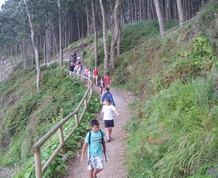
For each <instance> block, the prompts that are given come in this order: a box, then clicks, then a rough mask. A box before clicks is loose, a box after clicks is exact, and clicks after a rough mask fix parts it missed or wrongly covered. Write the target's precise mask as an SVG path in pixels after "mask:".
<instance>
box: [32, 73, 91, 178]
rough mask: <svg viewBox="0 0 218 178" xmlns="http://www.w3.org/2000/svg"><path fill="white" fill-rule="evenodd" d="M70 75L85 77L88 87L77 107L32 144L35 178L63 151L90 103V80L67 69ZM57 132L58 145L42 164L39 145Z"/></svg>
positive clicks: (40, 175)
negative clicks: (71, 124) (68, 126)
mask: <svg viewBox="0 0 218 178" xmlns="http://www.w3.org/2000/svg"><path fill="white" fill-rule="evenodd" d="M67 72H68V74H69V75H70V76H72V77H73V78H77V79H79V80H80V81H81V82H82V81H84V79H86V80H87V81H88V88H87V90H86V92H85V94H84V96H83V98H82V99H81V101H80V103H79V104H78V106H77V108H76V109H75V110H74V111H73V112H71V113H70V114H69V115H68V116H66V117H65V118H64V119H62V120H61V121H60V122H59V123H58V124H57V125H55V126H54V127H53V128H52V129H51V130H50V131H49V132H48V133H47V134H45V135H44V136H43V137H42V138H40V139H39V140H38V141H37V142H36V143H35V144H34V145H33V146H32V150H33V152H34V159H35V174H36V178H42V175H43V173H44V172H45V171H46V170H47V168H48V166H49V165H50V164H51V162H52V161H53V160H54V159H55V157H56V156H57V155H58V154H59V152H62V153H63V154H64V153H65V148H64V145H65V143H66V142H67V141H68V139H69V138H70V137H71V136H72V135H73V133H74V132H75V131H76V129H77V128H78V126H79V124H80V122H81V120H82V119H83V116H84V114H85V112H86V110H87V106H88V104H89V103H90V100H91V97H92V94H93V83H92V81H91V80H90V79H89V78H88V77H85V76H83V75H77V74H76V73H74V72H70V71H67ZM73 117H74V119H75V127H74V128H73V129H72V130H71V131H70V132H69V133H68V134H67V135H66V136H64V132H63V130H64V129H63V127H64V124H65V123H66V122H67V121H70V120H73ZM56 132H58V134H59V142H60V144H59V146H58V147H57V148H56V149H55V150H54V152H53V153H52V155H51V156H50V158H49V159H48V160H47V161H46V162H45V164H44V165H42V161H41V147H42V146H43V145H44V144H45V143H46V142H47V141H48V140H49V139H50V138H51V137H52V136H53V135H54V134H55V133H56Z"/></svg>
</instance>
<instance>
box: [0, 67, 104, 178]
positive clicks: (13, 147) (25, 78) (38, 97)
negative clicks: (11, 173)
mask: <svg viewBox="0 0 218 178" xmlns="http://www.w3.org/2000/svg"><path fill="white" fill-rule="evenodd" d="M65 68H66V66H64V67H63V68H60V67H59V65H57V64H53V65H51V66H50V67H48V68H47V67H42V82H41V84H42V86H41V92H40V93H37V92H36V89H35V75H36V74H35V73H36V71H35V69H34V68H33V67H32V68H28V69H25V70H17V71H16V72H14V74H13V75H12V76H11V77H10V79H9V80H7V81H5V82H2V83H1V84H0V101H1V113H0V114H1V120H0V125H1V130H2V132H1V133H0V138H1V140H2V143H3V145H2V147H1V154H0V155H1V156H0V165H1V166H9V165H13V166H17V165H22V164H23V163H25V165H24V166H23V168H24V170H25V171H24V173H20V175H19V176H18V177H24V174H32V172H33V170H34V165H33V164H32V161H33V160H32V159H33V158H32V156H33V154H32V151H31V145H32V144H33V143H35V142H36V141H37V140H38V139H39V138H40V137H41V136H43V135H44V134H45V133H47V132H48V131H49V130H50V129H51V128H52V127H53V126H54V125H56V124H57V123H58V121H60V120H61V119H62V118H64V117H65V116H67V115H68V114H69V113H71V112H72V111H74V109H75V108H76V106H77V105H78V103H79V102H80V100H81V99H82V97H83V95H84V92H85V91H86V88H85V86H84V85H83V84H81V83H79V81H77V80H73V79H71V78H70V76H68V75H67V73H66V72H65V71H64V69H65ZM99 109H100V104H99V103H98V102H97V99H96V96H94V97H93V99H92V101H91V104H90V107H89V110H88V112H87V114H86V116H85V119H84V122H83V123H82V126H81V127H80V128H79V129H78V131H77V134H78V135H77V134H76V135H75V136H73V137H72V138H71V139H70V141H69V142H68V145H67V147H70V150H71V152H69V153H68V154H69V155H70V156H71V157H72V156H73V155H74V154H75V153H74V154H72V150H74V151H77V150H76V149H78V144H79V146H80V142H81V139H82V138H83V136H84V132H86V130H87V128H88V127H89V122H87V121H89V120H90V119H92V118H93V116H94V113H96V112H97V111H98V110H99ZM73 125H74V122H71V123H70V124H67V126H66V127H65V131H66V130H69V129H70V128H72V127H73ZM68 133H69V132H68ZM58 144H59V143H58V136H54V138H52V139H51V141H50V142H49V144H48V145H45V147H44V148H43V153H42V160H47V159H48V156H49V155H50V154H51V152H52V150H54V149H55V148H56V147H57V146H58ZM60 160H62V159H61V158H57V159H56V160H55V161H54V163H53V167H52V165H51V166H50V167H49V170H50V171H48V172H47V173H46V175H49V173H50V174H51V173H52V172H53V173H54V171H56V172H60V171H61V170H62V171H63V168H64V164H65V163H64V162H63V161H62V162H63V164H62V165H59V167H57V165H58V164H59V163H60ZM57 163H58V164H57ZM65 167H66V166H65ZM58 169H60V170H58ZM27 170H28V171H27ZM60 173H61V172H60ZM56 174H57V173H56ZM33 175H34V174H33ZM61 175H63V173H61ZM49 177H50V176H49Z"/></svg>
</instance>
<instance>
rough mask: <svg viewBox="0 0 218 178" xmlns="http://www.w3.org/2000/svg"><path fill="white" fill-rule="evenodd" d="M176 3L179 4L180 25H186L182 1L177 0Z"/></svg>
mask: <svg viewBox="0 0 218 178" xmlns="http://www.w3.org/2000/svg"><path fill="white" fill-rule="evenodd" d="M176 2H177V9H178V15H179V24H180V25H182V24H183V23H184V14H183V8H182V2H181V0H176Z"/></svg>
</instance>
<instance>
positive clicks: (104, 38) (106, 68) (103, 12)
mask: <svg viewBox="0 0 218 178" xmlns="http://www.w3.org/2000/svg"><path fill="white" fill-rule="evenodd" d="M99 2H100V7H101V14H102V26H103V29H102V30H103V43H104V72H107V71H108V70H109V65H108V48H107V31H106V30H107V29H106V17H105V10H104V5H103V2H102V0H99Z"/></svg>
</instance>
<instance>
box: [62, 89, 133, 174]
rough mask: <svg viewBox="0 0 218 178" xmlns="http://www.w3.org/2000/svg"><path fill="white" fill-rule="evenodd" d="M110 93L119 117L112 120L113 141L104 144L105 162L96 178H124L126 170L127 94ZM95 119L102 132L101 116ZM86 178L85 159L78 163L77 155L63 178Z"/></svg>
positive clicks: (96, 90)
mask: <svg viewBox="0 0 218 178" xmlns="http://www.w3.org/2000/svg"><path fill="white" fill-rule="evenodd" d="M99 90H100V89H99V88H98V87H96V86H95V85H94V91H95V92H97V93H99ZM110 92H111V93H112V95H113V98H114V101H115V104H116V109H117V111H118V113H119V115H120V116H119V117H118V118H117V117H115V118H114V124H115V127H114V128H113V132H112V137H113V139H114V140H113V141H111V142H109V143H106V150H107V151H106V155H107V162H104V169H103V170H102V171H101V172H100V173H98V178H126V177H127V170H126V168H125V165H124V162H125V160H124V157H125V149H126V143H125V142H126V141H125V139H126V136H125V129H124V126H125V124H126V122H127V121H128V120H129V112H130V111H129V108H128V102H129V101H130V100H128V98H129V96H128V95H129V93H128V92H124V91H121V90H119V89H115V88H110ZM99 97H100V96H99ZM93 119H94V118H93ZM96 119H97V120H98V121H99V123H100V129H101V130H103V131H104V126H103V124H102V121H103V114H101V113H100V112H99V113H98V114H97V115H96ZM81 149H82V148H81ZM86 155H87V154H86ZM87 177H88V171H87V157H86V160H85V161H84V162H83V163H81V162H80V155H78V156H77V157H76V158H75V159H73V160H70V162H69V165H68V175H67V176H65V177H64V178H87Z"/></svg>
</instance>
